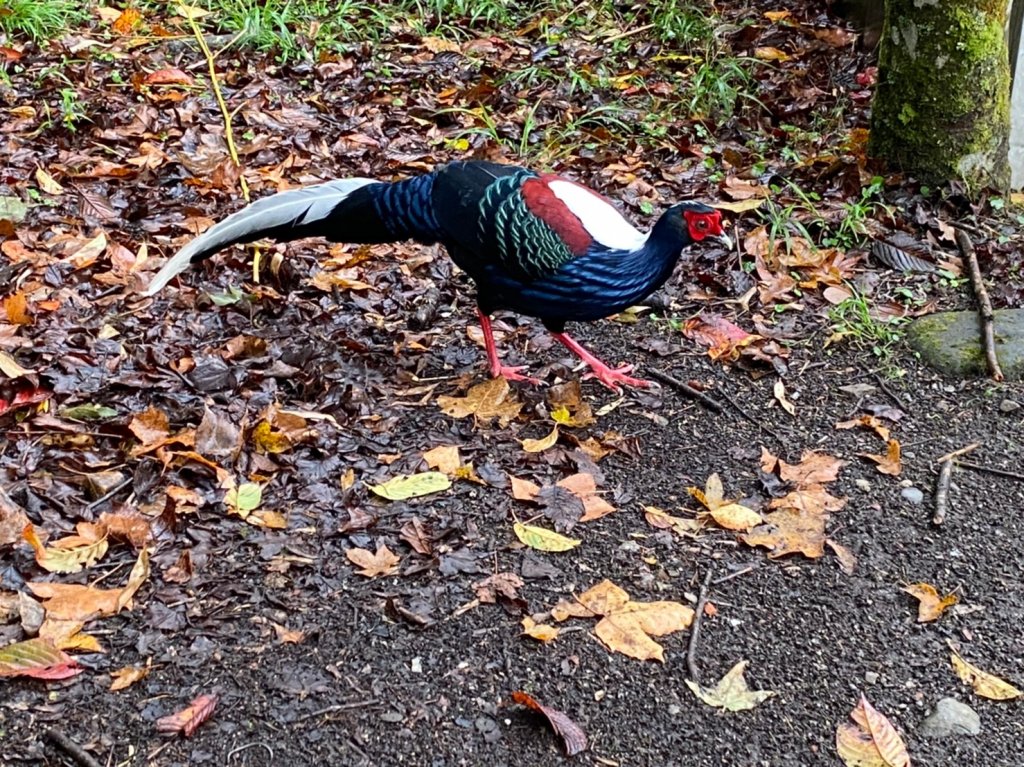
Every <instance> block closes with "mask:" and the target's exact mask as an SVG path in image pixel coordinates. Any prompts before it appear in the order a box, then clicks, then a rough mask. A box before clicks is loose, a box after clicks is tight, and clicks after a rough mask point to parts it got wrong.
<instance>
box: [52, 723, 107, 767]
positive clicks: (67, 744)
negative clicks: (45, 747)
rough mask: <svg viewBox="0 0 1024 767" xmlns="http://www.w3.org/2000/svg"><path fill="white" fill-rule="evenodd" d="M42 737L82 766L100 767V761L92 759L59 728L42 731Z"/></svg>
mask: <svg viewBox="0 0 1024 767" xmlns="http://www.w3.org/2000/svg"><path fill="white" fill-rule="evenodd" d="M43 737H44V738H45V739H46V740H48V741H50V743H52V744H53V745H54V746H56V747H57V748H58V749H60V750H61V751H63V752H64V753H65V754H67V755H68V756H70V757H71V758H72V759H74V760H75V761H76V762H78V764H80V765H82V767H100V763H99V762H97V761H96V760H95V759H93V758H92V756H91V755H90V754H89V752H88V751H86V750H85V749H84V748H82V747H81V746H80V745H78V744H77V743H75V741H73V740H71V738H69V737H68V736H67V735H65V734H64V733H63V732H61V731H60V730H54V729H49V730H46V731H45V732H44V733H43Z"/></svg>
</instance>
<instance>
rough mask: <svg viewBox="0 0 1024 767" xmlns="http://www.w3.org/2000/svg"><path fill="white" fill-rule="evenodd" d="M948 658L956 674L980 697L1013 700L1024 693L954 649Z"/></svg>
mask: <svg viewBox="0 0 1024 767" xmlns="http://www.w3.org/2000/svg"><path fill="white" fill-rule="evenodd" d="M949 659H950V661H951V662H952V664H953V670H954V671H956V674H957V676H959V677H960V678H961V679H962V680H963V681H964V682H966V683H967V684H969V685H970V686H971V687H973V688H974V692H975V693H977V694H978V695H979V696H980V697H982V698H988V699H989V700H1013V699H1014V698H1019V697H1021V696H1022V695H1024V693H1022V692H1021V691H1020V690H1018V689H1017V688H1016V687H1014V686H1013V685H1012V684H1010V683H1009V682H1004V681H1003V680H1002V679H1000V678H999V677H997V676H993V675H992V674H989V673H988V672H986V671H982V670H981V669H980V668H978V667H977V666H975V665H973V664H971V663H968V662H967V661H965V660H964V659H963V658H961V657H960V655H959V654H958V653H957V652H956V651H955V650H954V651H953V654H952V655H951V656H950V657H949Z"/></svg>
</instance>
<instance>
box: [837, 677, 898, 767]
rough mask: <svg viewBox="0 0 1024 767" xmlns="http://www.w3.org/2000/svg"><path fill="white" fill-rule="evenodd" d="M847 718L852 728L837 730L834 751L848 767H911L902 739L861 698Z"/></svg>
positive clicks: (890, 724) (840, 727) (888, 722)
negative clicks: (849, 719) (851, 722)
mask: <svg viewBox="0 0 1024 767" xmlns="http://www.w3.org/2000/svg"><path fill="white" fill-rule="evenodd" d="M850 718H851V719H852V720H853V722H854V723H853V724H841V725H839V727H838V729H837V730H836V751H838V752H839V757H840V758H841V759H842V760H843V761H844V762H845V763H846V765H847V767H910V756H909V754H907V747H906V745H904V743H903V738H901V737H900V734H899V733H898V732H896V728H895V727H893V726H892V723H891V722H890V721H889V720H888V719H886V718H885V717H884V716H883V715H882V714H881V713H879V712H878V710H877V709H875V707H874V706H872V705H871V704H870V703H868V700H867V698H865V697H864V696H863V695H861V697H860V702H859V703H858V704H857V707H856V708H854V709H853V711H851V712H850Z"/></svg>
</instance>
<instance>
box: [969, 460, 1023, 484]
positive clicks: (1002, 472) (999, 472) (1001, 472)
mask: <svg viewBox="0 0 1024 767" xmlns="http://www.w3.org/2000/svg"><path fill="white" fill-rule="evenodd" d="M957 464H958V465H959V466H963V467H964V468H965V469H974V470H975V471H980V472H982V473H983V474H994V475H995V476H997V477H1006V478H1007V479H1019V480H1020V481H1021V482H1024V474H1018V473H1017V472H1015V471H1007V470H1006V469H996V468H994V467H992V466H982V465H981V464H980V463H971V462H970V461H957Z"/></svg>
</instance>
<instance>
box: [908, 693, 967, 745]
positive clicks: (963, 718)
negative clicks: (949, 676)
mask: <svg viewBox="0 0 1024 767" xmlns="http://www.w3.org/2000/svg"><path fill="white" fill-rule="evenodd" d="M919 731H920V733H921V736H922V737H925V738H948V737H950V736H963V735H977V734H978V733H979V732H981V718H980V717H979V716H978V713H977V712H976V711H975V710H974V709H973V708H971V707H970V706H968V705H967V704H966V703H961V702H960V701H958V700H956V699H955V698H942V699H941V700H940V701H939V702H938V703H936V704H935V710H934V711H932V713H930V714H929V715H928V716H927V717H925V719H924V721H923V722H921V727H920V728H919Z"/></svg>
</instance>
